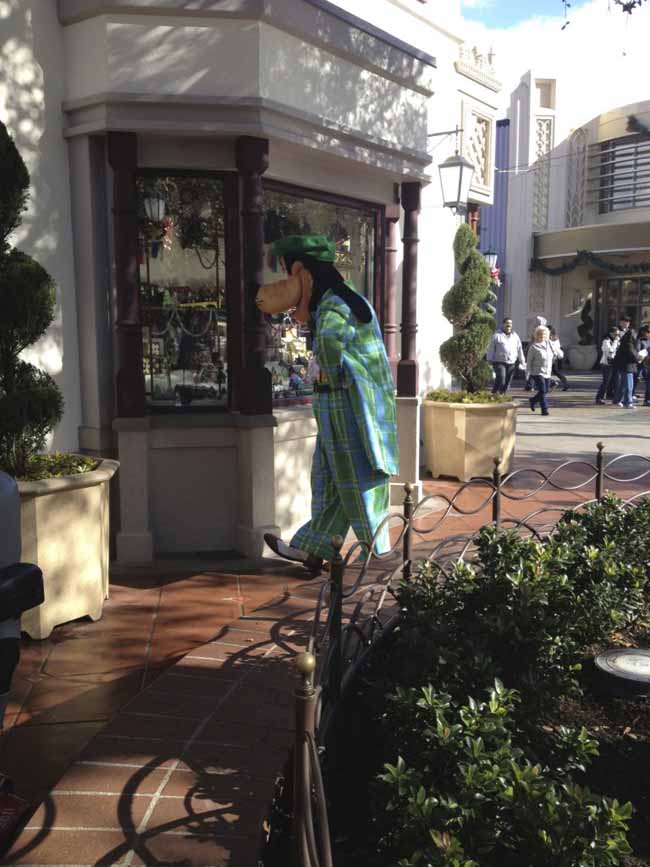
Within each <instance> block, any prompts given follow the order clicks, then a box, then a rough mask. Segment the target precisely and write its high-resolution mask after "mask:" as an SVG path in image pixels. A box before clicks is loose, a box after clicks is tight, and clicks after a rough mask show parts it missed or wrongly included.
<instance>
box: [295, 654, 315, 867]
mask: <svg viewBox="0 0 650 867" xmlns="http://www.w3.org/2000/svg"><path fill="white" fill-rule="evenodd" d="M296 668H297V669H298V673H299V674H300V683H299V685H298V687H297V688H296V690H295V692H294V697H295V699H296V737H295V747H294V757H293V867H317V865H315V864H314V863H313V859H312V857H311V855H310V847H309V844H308V842H307V839H308V833H309V832H308V830H307V824H306V823H307V821H308V818H307V817H308V815H309V813H310V811H309V809H308V805H307V799H309V798H311V789H312V787H311V757H310V753H309V740H310V738H313V737H314V734H315V730H316V690H315V689H314V671H315V670H316V657H315V656H314V655H313V654H311V653H299V654H298V656H297V657H296Z"/></svg>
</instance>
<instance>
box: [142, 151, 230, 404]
mask: <svg viewBox="0 0 650 867" xmlns="http://www.w3.org/2000/svg"><path fill="white" fill-rule="evenodd" d="M160 176H164V177H175V178H176V177H191V178H197V177H198V178H212V179H214V180H218V181H221V183H222V184H223V210H224V215H223V216H224V239H223V241H224V250H225V256H224V267H225V283H224V289H225V294H224V297H225V302H226V341H227V352H226V359H227V365H228V377H227V380H226V395H227V397H226V405H225V406H202V405H201V404H200V403H198V404H197V403H192V404H190V405H189V406H175V405H169V406H152V405H151V404H150V403H149V401H148V399H147V400H146V405H145V413H146V414H147V415H188V414H201V415H214V414H217V415H223V414H224V413H229V412H232V411H233V410H235V409H237V405H238V394H239V388H240V382H241V347H242V345H243V328H244V313H243V303H244V298H243V284H242V266H241V224H240V221H239V213H240V210H241V203H240V198H241V196H240V190H239V175H238V174H237V172H235V171H223V170H212V169H178V168H176V169H174V168H167V167H164V166H161V167H158V166H156V167H151V166H147V167H146V168H140V167H139V166H138V167H137V168H136V170H135V178H136V180H137V178H155V177H160ZM140 280H141V277H140V268H139V267H138V284H139V285H140ZM140 305H141V306H140V321H141V322H142V321H143V317H142V312H143V308H142V297H141V296H140ZM141 373H142V378H143V380H144V379H145V374H144V367H143V368H142V372H141Z"/></svg>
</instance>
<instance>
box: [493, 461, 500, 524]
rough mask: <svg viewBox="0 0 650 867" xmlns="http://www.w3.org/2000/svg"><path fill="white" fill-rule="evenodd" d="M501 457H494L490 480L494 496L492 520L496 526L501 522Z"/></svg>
mask: <svg viewBox="0 0 650 867" xmlns="http://www.w3.org/2000/svg"><path fill="white" fill-rule="evenodd" d="M501 479H502V476H501V458H495V459H494V469H493V470H492V482H493V484H494V496H493V497H492V520H493V521H494V524H495V526H496V527H498V526H499V524H500V522H501Z"/></svg>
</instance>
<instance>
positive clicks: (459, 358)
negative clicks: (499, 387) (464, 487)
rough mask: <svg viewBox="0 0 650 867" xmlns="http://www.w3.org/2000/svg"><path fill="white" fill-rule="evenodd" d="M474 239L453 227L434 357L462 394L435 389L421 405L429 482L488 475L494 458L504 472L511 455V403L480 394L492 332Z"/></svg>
mask: <svg viewBox="0 0 650 867" xmlns="http://www.w3.org/2000/svg"><path fill="white" fill-rule="evenodd" d="M477 240H478V239H477V237H476V235H475V234H474V233H473V231H472V230H471V228H470V227H469V226H468V225H467V224H466V223H464V224H462V225H461V226H460V227H459V228H458V231H457V232H456V237H455V239H454V257H455V259H456V268H457V271H458V274H459V279H458V280H457V281H456V283H454V285H453V286H452V288H451V289H450V290H449V292H447V294H446V295H445V296H444V298H443V299H442V312H443V313H444V315H445V317H446V318H447V319H448V320H449V321H450V322H451V324H452V325H453V326H454V334H453V335H452V336H451V337H450V338H449V339H448V340H446V341H445V342H444V343H443V344H442V345H441V347H440V358H441V359H442V362H443V364H444V365H445V367H446V368H447V370H448V371H449V373H451V375H452V376H453V377H455V378H456V380H457V381H458V382H459V383H460V384H461V388H462V390H461V391H447V390H445V389H438V390H436V391H432V392H429V394H427V396H426V398H425V400H424V401H423V407H424V439H425V448H426V461H427V468H428V469H429V470H430V471H431V473H432V475H433V476H434V478H438V477H439V476H453V477H454V478H457V479H461V480H463V481H465V480H467V479H471V478H473V477H474V476H491V475H492V472H493V470H494V459H495V458H499V459H500V462H501V470H502V471H503V472H507V471H508V469H509V468H510V464H511V462H512V458H513V455H514V446H515V431H516V419H517V407H516V404H515V403H513V402H511V401H510V400H508V399H507V398H504V397H503V396H500V395H493V394H491V393H490V392H488V391H486V390H485V389H486V386H487V385H488V384H489V383H490V382H491V370H490V366H489V365H488V363H487V361H486V360H485V353H486V351H487V347H488V345H489V343H490V338H491V336H492V333H493V331H494V328H495V320H494V316H493V314H494V308H493V307H492V306H491V301H492V300H493V299H494V294H493V292H492V291H491V288H490V286H491V275H490V269H489V267H488V265H487V263H486V261H485V259H484V257H483V256H482V255H481V254H480V253H479V251H478V250H477V249H476V244H477Z"/></svg>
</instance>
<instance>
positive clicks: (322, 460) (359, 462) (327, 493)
mask: <svg viewBox="0 0 650 867" xmlns="http://www.w3.org/2000/svg"><path fill="white" fill-rule="evenodd" d="M272 253H273V254H274V255H275V256H276V257H277V258H278V259H280V260H281V261H282V262H283V265H284V268H285V270H286V272H287V274H288V277H287V279H285V280H280V281H278V282H277V283H272V284H269V285H267V286H262V287H261V289H260V290H259V292H258V295H257V305H258V307H259V308H260V309H261V310H262V311H263V312H265V313H281V312H286V311H287V310H290V309H294V313H293V315H294V317H295V318H296V319H297V320H298V321H299V322H303V323H307V322H309V323H310V325H311V329H312V336H313V351H314V355H315V358H316V363H317V365H318V368H319V373H318V379H317V381H316V382H315V383H314V399H313V409H314V415H315V417H316V423H317V425H318V437H317V440H316V448H315V452H314V458H313V463H312V471H311V488H312V503H311V520H310V521H308V522H307V523H306V524H304V525H303V526H302V527H301V528H300V529H299V530H298V532H297V533H296V534H295V536H294V537H293V539H292V540H291V542H290V543H289V544H288V545H287V544H285V543H284V542H283V541H282V540H281V539H279V538H278V537H277V536H274V535H272V534H270V533H269V534H266V536H265V540H266V543H267V544H268V546H269V547H270V548H271V549H272V550H273V551H274V552H275V553H276V554H279V555H280V556H281V557H284V558H286V559H288V560H294V561H296V562H300V563H303V564H304V565H305V567H306V568H307V569H309V570H310V571H312V572H318V571H319V570H320V569H321V568H322V565H323V561H324V560H329V559H331V557H332V555H333V549H332V536H335V535H339V536H342V537H345V535H346V534H347V532H348V530H349V529H350V527H352V529H353V530H354V533H355V535H356V537H357V539H358V540H359V541H361V542H366V543H367V544H369V545H370V544H371V543H372V541H373V537H374V536H375V533H376V532H377V530H378V528H379V525H380V524H381V523H382V521H383V520H384V519H385V518H386V517H387V515H388V509H389V479H390V476H391V475H394V474H395V473H397V472H398V451H397V424H396V409H395V385H394V382H393V377H392V374H391V370H390V366H389V363H388V358H387V356H386V350H385V349H384V343H383V340H382V336H381V332H380V329H379V324H378V322H377V317H376V316H375V313H374V311H373V309H372V307H371V306H370V304H369V303H368V302H367V301H366V299H365V298H364V297H363V296H362V295H359V293H358V292H355V291H354V290H353V289H352V288H350V286H348V285H347V284H346V283H345V281H344V280H343V277H342V276H341V275H340V273H339V272H338V271H337V270H336V268H335V267H334V265H333V262H334V256H335V246H334V243H333V242H332V241H329V240H328V239H327V238H325V237H324V236H323V235H291V236H289V237H286V238H283V239H281V240H280V241H277V242H276V243H275V244H274V246H273V249H272ZM374 544H375V548H374V550H375V551H376V552H377V553H384V552H386V551H387V550H388V549H389V547H390V545H389V540H388V527H387V526H384V527H383V528H382V530H381V532H380V533H379V535H378V537H377V538H376V539H375V540H374Z"/></svg>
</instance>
